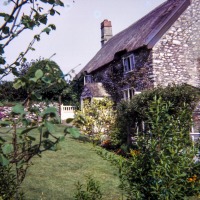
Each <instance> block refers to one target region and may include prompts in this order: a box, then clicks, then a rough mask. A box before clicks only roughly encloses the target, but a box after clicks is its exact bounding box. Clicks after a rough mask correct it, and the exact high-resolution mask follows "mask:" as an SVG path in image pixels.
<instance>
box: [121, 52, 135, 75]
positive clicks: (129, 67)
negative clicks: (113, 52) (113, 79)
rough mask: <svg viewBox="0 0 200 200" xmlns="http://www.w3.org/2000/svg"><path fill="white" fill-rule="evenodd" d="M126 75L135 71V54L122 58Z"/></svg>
mask: <svg viewBox="0 0 200 200" xmlns="http://www.w3.org/2000/svg"><path fill="white" fill-rule="evenodd" d="M122 62H123V67H124V73H128V72H131V71H133V70H134V69H135V57H134V54H130V55H129V56H126V57H123V58H122Z"/></svg>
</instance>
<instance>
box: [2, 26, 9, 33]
mask: <svg viewBox="0 0 200 200" xmlns="http://www.w3.org/2000/svg"><path fill="white" fill-rule="evenodd" d="M2 32H3V33H4V34H8V33H9V32H10V28H9V27H8V26H6V27H4V28H3V30H2Z"/></svg>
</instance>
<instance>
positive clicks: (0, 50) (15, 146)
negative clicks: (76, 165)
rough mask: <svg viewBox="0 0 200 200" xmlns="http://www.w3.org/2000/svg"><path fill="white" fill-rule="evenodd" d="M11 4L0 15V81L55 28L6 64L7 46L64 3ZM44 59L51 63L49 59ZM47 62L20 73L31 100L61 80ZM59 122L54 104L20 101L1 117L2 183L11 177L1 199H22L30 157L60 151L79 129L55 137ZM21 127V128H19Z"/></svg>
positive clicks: (28, 0)
mask: <svg viewBox="0 0 200 200" xmlns="http://www.w3.org/2000/svg"><path fill="white" fill-rule="evenodd" d="M8 3H10V4H12V5H13V9H12V11H11V13H9V14H8V13H0V17H1V18H3V19H4V22H3V24H1V25H0V42H1V43H0V75H1V77H0V80H1V79H2V78H3V77H5V76H7V75H8V74H9V73H13V74H14V75H15V76H19V73H18V70H17V67H18V66H20V65H23V63H24V62H25V61H26V58H25V55H26V54H27V53H28V52H29V51H30V50H34V48H33V44H34V43H35V41H40V35H41V34H42V33H47V34H49V33H50V31H51V30H55V28H56V27H55V25H53V24H50V25H48V26H47V27H46V28H44V29H42V30H41V32H40V33H39V34H37V35H35V36H34V38H33V40H32V41H31V42H30V44H29V45H28V47H27V49H26V50H25V51H24V52H21V53H20V54H19V56H18V57H17V58H16V60H15V61H14V62H13V63H11V64H6V58H5V57H4V49H5V47H6V46H8V45H10V43H11V42H12V41H13V40H14V39H15V38H16V37H17V36H18V35H19V34H20V33H22V32H23V31H25V30H26V29H30V30H33V29H34V28H35V27H39V26H41V25H42V24H47V21H48V16H49V15H52V16H53V15H54V14H55V13H58V12H57V11H56V10H55V7H56V6H63V5H64V4H63V3H62V1H60V0H38V1H36V0H8ZM44 4H46V5H45V8H46V9H43V7H44ZM25 5H27V6H29V8H30V13H28V14H27V13H25V12H23V13H22V12H21V11H22V10H23V8H24V6H25ZM58 14H59V13H58ZM43 62H47V64H48V62H50V61H43ZM47 64H45V69H37V70H36V71H35V72H33V73H32V74H31V75H30V76H32V75H33V76H32V77H24V76H21V77H20V78H19V79H18V80H17V81H16V82H15V84H14V86H15V88H16V89H19V88H23V87H27V88H29V90H28V92H29V94H28V98H27V99H28V100H31V98H33V97H35V98H37V99H41V98H42V95H41V94H40V93H39V91H37V85H40V86H39V88H41V84H45V86H46V88H48V87H49V88H50V87H51V86H53V85H55V84H57V83H59V81H60V82H62V80H61V77H60V76H59V77H55V79H54V77H51V78H50V77H49V76H48V74H47V73H49V74H50V73H52V70H53V69H54V67H52V68H51V67H49V68H48V67H47ZM53 66H55V65H53ZM46 68H47V69H46ZM45 70H46V71H45ZM56 71H57V70H56ZM58 71H59V70H58ZM30 88H32V89H36V91H31V90H30ZM38 90H40V89H38ZM30 113H31V114H33V115H34V116H35V119H34V120H33V121H30V120H29V119H28V114H30ZM58 121H59V117H58V114H57V111H56V109H55V108H53V107H49V108H46V110H45V111H44V112H42V113H41V112H40V110H39V109H38V108H37V107H34V106H33V107H28V109H25V108H24V106H23V105H21V104H17V105H15V106H14V107H12V112H11V113H10V115H9V117H8V118H6V119H4V118H3V119H1V120H0V169H1V173H0V180H1V183H2V182H3V183H7V181H8V178H9V179H10V180H12V182H10V185H5V186H4V188H3V190H2V188H0V189H1V191H0V195H1V196H0V199H13V195H14V197H15V199H19V198H20V196H19V187H20V185H21V183H22V181H23V180H24V178H25V176H26V171H27V169H28V167H30V161H31V159H32V158H33V157H34V156H36V155H39V156H40V155H41V153H42V152H44V151H46V150H57V148H58V142H60V141H62V140H63V139H64V136H65V134H66V133H68V132H71V133H72V134H73V133H75V134H76V135H77V132H78V131H77V130H76V129H75V128H69V127H67V128H66V130H65V134H63V135H62V136H56V135H55V132H56V131H55V124H56V123H58ZM21 126H22V128H21V129H19V127H21ZM4 127H5V128H4ZM32 131H35V133H34V134H33V132H32ZM10 169H12V170H10ZM12 173H13V174H12ZM13 180H14V182H13ZM1 186H2V185H1ZM13 188H14V189H13ZM10 191H15V192H10ZM5 194H6V196H5Z"/></svg>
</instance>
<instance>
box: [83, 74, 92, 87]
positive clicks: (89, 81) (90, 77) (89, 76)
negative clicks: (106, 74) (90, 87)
mask: <svg viewBox="0 0 200 200" xmlns="http://www.w3.org/2000/svg"><path fill="white" fill-rule="evenodd" d="M87 83H92V76H91V75H85V77H84V85H85V84H87Z"/></svg>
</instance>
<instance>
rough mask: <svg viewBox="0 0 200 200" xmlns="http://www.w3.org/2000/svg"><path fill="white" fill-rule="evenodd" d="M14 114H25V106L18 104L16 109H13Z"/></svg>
mask: <svg viewBox="0 0 200 200" xmlns="http://www.w3.org/2000/svg"><path fill="white" fill-rule="evenodd" d="M12 112H13V113H15V114H24V113H25V111H24V106H22V105H21V104H17V105H15V106H14V107H12Z"/></svg>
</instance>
